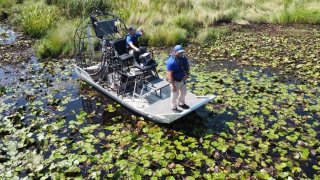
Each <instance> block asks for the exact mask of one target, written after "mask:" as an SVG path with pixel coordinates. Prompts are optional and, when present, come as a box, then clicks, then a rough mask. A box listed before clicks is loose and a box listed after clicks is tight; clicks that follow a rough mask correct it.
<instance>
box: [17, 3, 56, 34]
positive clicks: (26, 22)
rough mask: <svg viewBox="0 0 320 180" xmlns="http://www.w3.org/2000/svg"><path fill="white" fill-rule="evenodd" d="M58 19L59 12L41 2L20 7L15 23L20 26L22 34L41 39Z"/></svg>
mask: <svg viewBox="0 0 320 180" xmlns="http://www.w3.org/2000/svg"><path fill="white" fill-rule="evenodd" d="M58 17H59V10H58V8H57V7H55V6H49V7H48V6H46V5H45V4H44V3H43V2H42V1H39V2H36V3H25V4H23V5H21V6H20V13H19V14H18V15H17V16H16V18H15V21H16V22H17V23H18V24H20V26H21V27H22V29H23V30H24V32H26V33H27V34H29V35H30V36H32V37H36V38H39V37H43V36H45V35H46V32H47V30H48V29H50V28H51V26H52V25H53V23H54V22H55V21H56V20H57V19H58Z"/></svg>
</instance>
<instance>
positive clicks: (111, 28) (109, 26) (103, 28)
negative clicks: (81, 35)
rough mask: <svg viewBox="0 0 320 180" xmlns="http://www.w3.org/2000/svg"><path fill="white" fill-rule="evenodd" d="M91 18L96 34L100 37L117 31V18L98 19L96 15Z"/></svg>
mask: <svg viewBox="0 0 320 180" xmlns="http://www.w3.org/2000/svg"><path fill="white" fill-rule="evenodd" d="M90 20H91V23H92V26H93V29H94V32H95V33H96V36H97V37H98V38H100V39H102V37H103V36H104V35H108V34H113V33H117V27H116V26H115V21H116V20H115V19H112V20H102V21H98V20H97V19H96V18H95V17H93V16H90Z"/></svg>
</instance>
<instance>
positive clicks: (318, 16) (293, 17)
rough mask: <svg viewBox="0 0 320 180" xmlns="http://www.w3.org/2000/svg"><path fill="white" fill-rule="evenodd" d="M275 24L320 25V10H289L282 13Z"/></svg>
mask: <svg viewBox="0 0 320 180" xmlns="http://www.w3.org/2000/svg"><path fill="white" fill-rule="evenodd" d="M275 22H277V23H281V24H292V23H302V24H307V23H310V24H317V23H320V10H307V9H304V8H299V9H293V10H287V9H285V10H284V11H283V12H281V13H280V16H279V17H277V18H276V19H275Z"/></svg>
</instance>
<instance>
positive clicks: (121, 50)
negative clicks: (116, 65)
mask: <svg viewBox="0 0 320 180" xmlns="http://www.w3.org/2000/svg"><path fill="white" fill-rule="evenodd" d="M113 49H114V50H115V55H116V57H117V58H119V59H120V60H121V61H128V60H130V59H133V55H132V54H129V53H127V48H126V39H119V40H117V41H115V42H114V43H113Z"/></svg>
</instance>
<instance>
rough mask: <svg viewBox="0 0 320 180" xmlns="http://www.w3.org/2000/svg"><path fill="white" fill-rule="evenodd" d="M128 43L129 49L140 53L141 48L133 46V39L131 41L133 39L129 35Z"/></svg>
mask: <svg viewBox="0 0 320 180" xmlns="http://www.w3.org/2000/svg"><path fill="white" fill-rule="evenodd" d="M126 41H127V43H128V45H129V47H130V48H131V49H133V50H135V51H137V52H139V51H140V50H139V48H137V47H136V46H135V45H134V44H133V42H132V39H131V37H130V36H129V35H128V36H127V38H126Z"/></svg>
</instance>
